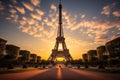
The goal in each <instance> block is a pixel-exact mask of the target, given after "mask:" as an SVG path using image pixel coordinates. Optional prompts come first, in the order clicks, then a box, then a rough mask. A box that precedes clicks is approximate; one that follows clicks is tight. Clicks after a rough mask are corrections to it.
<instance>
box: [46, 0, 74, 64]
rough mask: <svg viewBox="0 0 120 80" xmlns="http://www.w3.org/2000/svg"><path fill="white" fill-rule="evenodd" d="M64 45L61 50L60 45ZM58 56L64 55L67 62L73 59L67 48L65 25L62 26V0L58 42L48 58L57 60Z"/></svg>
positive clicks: (52, 60)
mask: <svg viewBox="0 0 120 80" xmlns="http://www.w3.org/2000/svg"><path fill="white" fill-rule="evenodd" d="M60 44H61V45H62V50H59V49H58V48H59V45H60ZM57 57H63V58H65V60H66V61H67V62H69V61H71V60H73V59H72V57H71V55H70V53H69V49H67V46H66V43H65V38H64V33H63V27H62V4H61V0H60V4H59V26H58V32H57V38H56V44H55V46H54V49H52V54H51V55H50V57H49V58H48V60H49V61H51V62H55V60H56V58H57Z"/></svg>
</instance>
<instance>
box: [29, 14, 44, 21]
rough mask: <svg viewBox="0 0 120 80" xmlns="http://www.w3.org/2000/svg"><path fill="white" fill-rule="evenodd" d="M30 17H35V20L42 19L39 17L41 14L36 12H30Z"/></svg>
mask: <svg viewBox="0 0 120 80" xmlns="http://www.w3.org/2000/svg"><path fill="white" fill-rule="evenodd" d="M31 17H32V18H34V19H36V20H41V19H42V18H41V15H39V14H36V13H34V14H33V13H32V14H31Z"/></svg>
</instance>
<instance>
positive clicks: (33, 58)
mask: <svg viewBox="0 0 120 80" xmlns="http://www.w3.org/2000/svg"><path fill="white" fill-rule="evenodd" d="M30 62H34V63H36V62H37V55H36V54H30Z"/></svg>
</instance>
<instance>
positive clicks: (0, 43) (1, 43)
mask: <svg viewBox="0 0 120 80" xmlns="http://www.w3.org/2000/svg"><path fill="white" fill-rule="evenodd" d="M6 43H7V41H6V40H4V39H2V38H0V56H3V55H5V49H6Z"/></svg>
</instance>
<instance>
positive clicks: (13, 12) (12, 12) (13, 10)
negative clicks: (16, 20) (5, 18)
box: [9, 9, 17, 14]
mask: <svg viewBox="0 0 120 80" xmlns="http://www.w3.org/2000/svg"><path fill="white" fill-rule="evenodd" d="M9 12H10V13H11V14H16V13H17V11H16V10H15V9H10V10H9Z"/></svg>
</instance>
